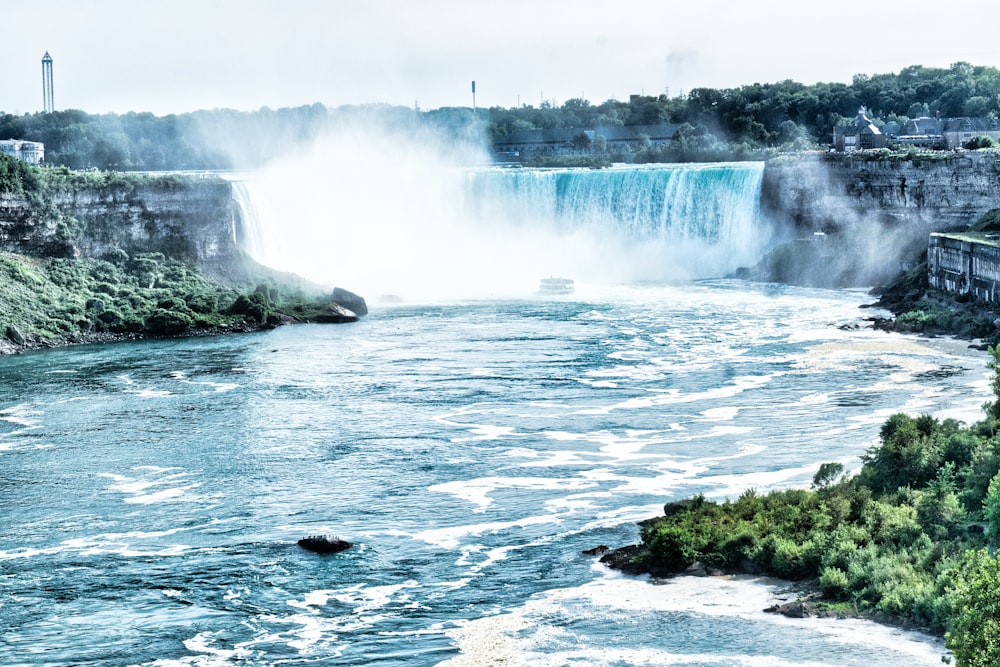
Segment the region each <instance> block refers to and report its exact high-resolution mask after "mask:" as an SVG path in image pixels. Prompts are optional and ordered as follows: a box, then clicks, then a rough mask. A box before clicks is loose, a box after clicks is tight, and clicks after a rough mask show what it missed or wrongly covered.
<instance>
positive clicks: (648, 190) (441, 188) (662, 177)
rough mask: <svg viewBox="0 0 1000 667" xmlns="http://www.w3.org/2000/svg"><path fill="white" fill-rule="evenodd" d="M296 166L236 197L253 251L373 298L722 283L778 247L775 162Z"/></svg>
mask: <svg viewBox="0 0 1000 667" xmlns="http://www.w3.org/2000/svg"><path fill="white" fill-rule="evenodd" d="M289 168H293V167H292V166H291V165H290V166H287V167H285V168H279V169H272V170H271V171H270V172H267V173H262V174H259V175H257V176H251V177H249V179H248V180H247V181H246V182H245V183H240V184H237V187H235V188H234V191H235V192H236V196H237V202H238V204H239V206H240V209H241V217H242V219H243V222H244V226H245V227H246V228H247V229H246V231H245V232H244V233H242V234H241V238H242V239H243V247H244V248H245V249H246V250H247V252H249V253H250V254H251V255H252V256H254V257H255V258H256V259H258V260H259V261H261V262H262V263H265V264H267V265H269V266H273V267H275V268H278V269H283V270H292V271H296V272H297V273H301V274H305V275H307V276H308V277H310V278H312V279H314V280H318V281H320V282H327V283H337V284H343V285H349V286H351V287H352V289H357V290H359V291H361V292H363V293H366V294H369V295H372V296H374V295H377V294H383V293H397V294H398V293H404V295H405V296H407V297H408V298H413V297H417V298H434V297H442V296H487V295H497V294H505V295H512V294H517V293H519V292H523V291H525V290H530V289H533V288H534V286H535V285H537V281H538V278H539V277H542V276H547V275H564V276H567V277H572V278H575V279H576V280H577V283H578V284H580V283H583V284H586V283H600V284H609V283H622V282H634V281H650V280H651V281H670V282H676V281H685V280H689V279H700V278H711V277H719V276H724V275H726V274H727V273H730V272H732V271H733V270H735V269H736V268H738V267H740V266H745V265H748V264H752V263H753V262H755V261H756V260H757V259H758V258H759V257H760V256H761V255H762V253H763V252H764V250H765V249H766V247H767V245H768V243H769V241H770V238H771V232H770V228H769V226H768V225H767V224H766V223H765V222H764V221H762V220H761V217H760V215H759V195H760V186H761V181H762V177H763V170H764V166H763V163H733V164H707V165H659V166H655V167H616V168H612V169H604V170H587V169H560V170H532V169H516V170H512V169H477V170H468V169H457V168H452V167H444V166H442V165H436V164H434V162H433V161H432V160H428V161H426V162H421V161H417V162H416V163H414V164H408V165H407V164H403V165H400V164H393V165H389V166H384V168H382V169H381V170H380V169H366V168H365V167H364V166H363V165H361V166H360V167H358V170H357V171H356V172H351V173H340V171H339V169H338V170H337V173H334V174H330V173H329V172H323V173H321V174H316V173H314V172H297V173H296V174H295V176H294V178H293V179H289V177H288V171H287V170H288V169H289ZM384 172H387V173H384ZM251 195H252V197H251Z"/></svg>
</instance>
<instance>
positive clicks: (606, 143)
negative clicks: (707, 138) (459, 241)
mask: <svg viewBox="0 0 1000 667" xmlns="http://www.w3.org/2000/svg"><path fill="white" fill-rule="evenodd" d="M680 127H681V126H680V125H676V124H671V123H660V124H657V125H624V126H606V127H603V126H602V127H595V128H593V129H580V128H565V127H560V128H553V129H549V130H517V131H515V132H511V133H510V134H509V135H508V136H506V137H503V138H502V139H498V140H496V141H495V142H493V150H494V153H495V155H496V158H497V161H498V162H518V161H521V160H525V159H528V158H532V157H538V156H553V155H571V154H574V153H579V152H581V151H585V150H589V149H590V148H592V147H597V146H600V147H601V148H602V149H604V150H602V151H601V152H605V151H606V152H609V153H616V152H636V151H639V150H642V149H645V148H659V147H662V146H666V145H668V144H669V143H670V141H671V139H673V136H674V134H676V132H677V129H678V128H680Z"/></svg>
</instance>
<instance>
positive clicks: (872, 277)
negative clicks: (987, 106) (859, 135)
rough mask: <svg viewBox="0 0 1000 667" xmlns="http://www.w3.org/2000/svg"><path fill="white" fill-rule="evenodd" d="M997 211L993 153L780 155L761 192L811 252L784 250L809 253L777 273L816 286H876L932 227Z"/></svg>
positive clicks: (998, 183)
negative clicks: (881, 156)
mask: <svg viewBox="0 0 1000 667" xmlns="http://www.w3.org/2000/svg"><path fill="white" fill-rule="evenodd" d="M997 207H1000V160H998V159H997V157H996V155H995V154H994V153H972V152H970V153H966V154H960V155H949V156H947V157H946V156H943V155H942V156H934V157H931V158H923V159H919V158H914V159H912V160H911V159H882V160H866V159H863V158H860V157H853V156H843V155H801V156H789V157H782V158H778V159H775V160H772V161H770V162H768V163H767V165H766V167H765V169H764V179H763V185H762V192H761V211H762V214H763V215H765V216H766V217H768V218H769V219H770V220H772V221H773V222H775V223H776V224H777V225H778V227H779V228H781V229H783V230H785V232H786V233H787V235H788V236H789V237H790V238H797V239H798V243H797V247H798V248H799V249H800V250H801V249H803V248H805V249H806V250H807V252H804V253H803V252H798V251H796V252H792V251H786V252H785V255H784V258H783V259H785V260H787V259H789V258H792V257H793V256H794V257H799V258H801V257H808V259H806V260H803V261H798V262H796V265H795V266H793V267H789V266H787V265H786V266H785V267H784V269H781V270H778V271H777V273H778V275H779V278H780V279H785V280H788V281H791V282H805V283H809V284H832V285H845V284H854V285H871V284H875V283H878V282H880V281H882V280H885V279H886V278H889V277H892V276H893V275H894V274H895V273H896V272H898V270H899V268H900V263H901V262H902V261H903V260H904V259H906V258H907V257H908V256H909V255H911V254H912V253H913V249H914V248H917V247H923V248H926V246H927V237H928V234H929V233H930V232H933V231H945V230H949V229H955V228H959V227H965V226H966V225H969V224H971V223H973V222H975V221H976V219H977V218H979V217H980V216H981V215H982V214H984V213H986V212H987V211H989V210H990V209H993V208H997ZM772 259H773V258H772ZM765 273H766V272H765ZM774 273H775V272H774V271H772V275H774Z"/></svg>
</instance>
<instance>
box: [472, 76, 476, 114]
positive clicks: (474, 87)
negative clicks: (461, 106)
mask: <svg viewBox="0 0 1000 667" xmlns="http://www.w3.org/2000/svg"><path fill="white" fill-rule="evenodd" d="M472 113H476V82H475V81H473V82H472Z"/></svg>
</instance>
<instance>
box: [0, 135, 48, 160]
mask: <svg viewBox="0 0 1000 667" xmlns="http://www.w3.org/2000/svg"><path fill="white" fill-rule="evenodd" d="M0 153H4V154H6V155H10V156H11V157H14V158H17V159H18V160H24V161H25V162H27V163H29V164H42V163H43V162H44V161H45V144H43V143H42V142H40V141H24V140H21V139H3V140H0Z"/></svg>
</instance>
